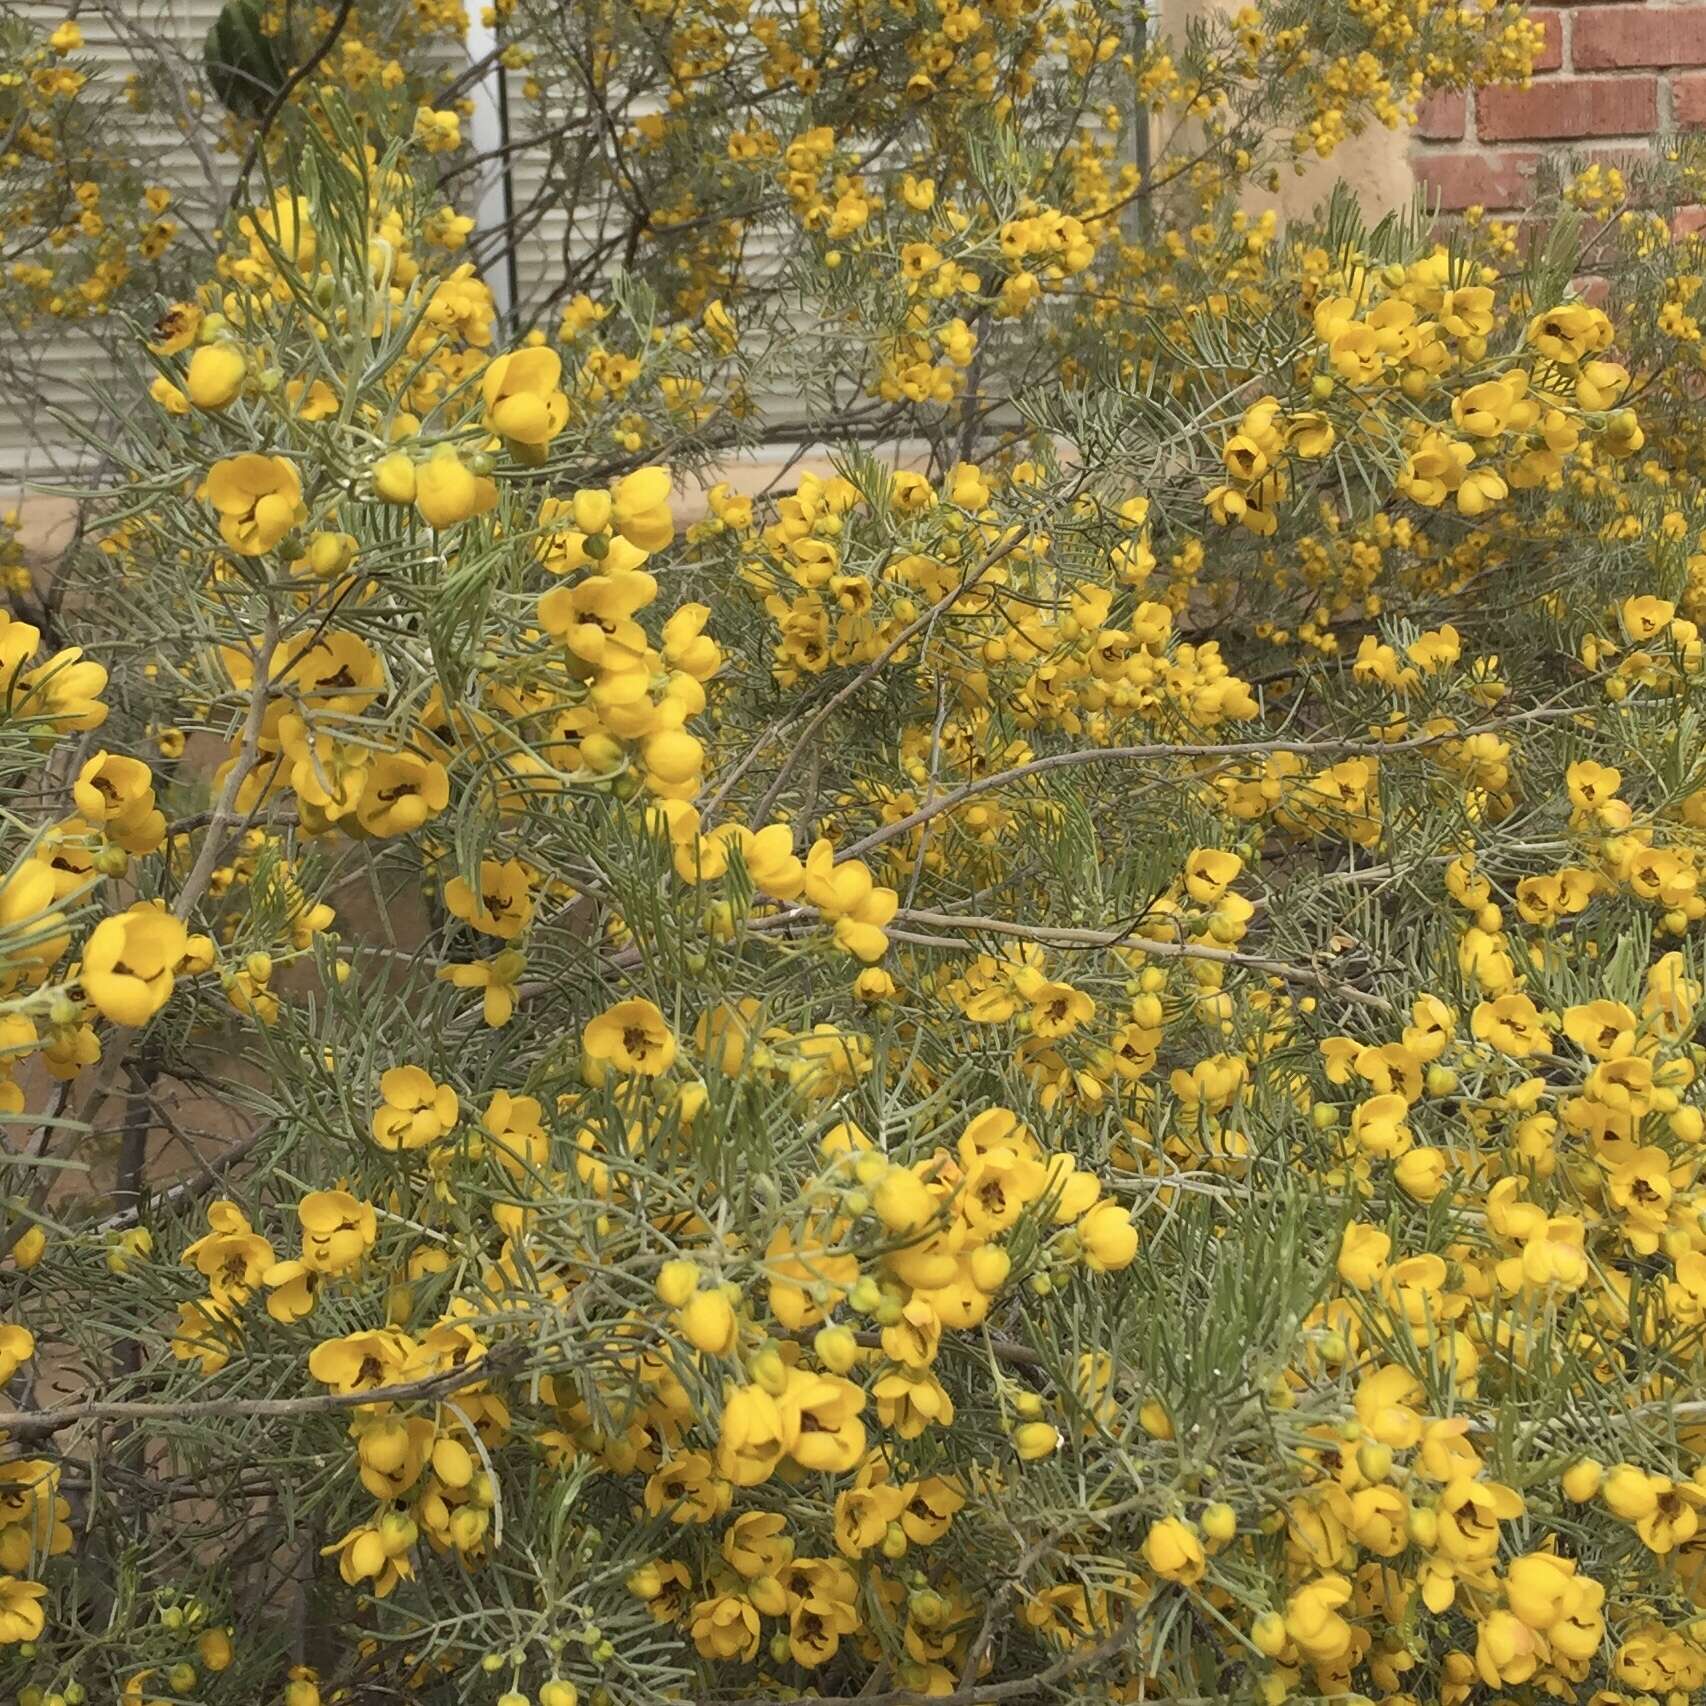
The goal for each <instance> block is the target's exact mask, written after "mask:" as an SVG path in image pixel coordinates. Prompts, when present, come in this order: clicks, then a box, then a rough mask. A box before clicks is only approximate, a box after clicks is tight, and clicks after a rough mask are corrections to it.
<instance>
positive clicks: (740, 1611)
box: [689, 1593, 759, 1659]
mask: <svg viewBox="0 0 1706 1706" xmlns="http://www.w3.org/2000/svg"><path fill="white" fill-rule="evenodd" d="M689 1627H690V1632H691V1634H692V1636H693V1645H694V1646H695V1647H696V1648H697V1649H698V1651H699V1654H700V1656H701V1657H702V1658H707V1659H750V1658H751V1657H752V1656H753V1655H754V1654H755V1653H756V1652H757V1651H758V1631H759V1624H758V1612H757V1609H756V1608H755V1607H754V1605H753V1603H752V1601H751V1600H750V1599H748V1598H747V1597H746V1596H745V1595H744V1594H738V1593H722V1594H718V1595H717V1596H716V1597H715V1598H714V1599H702V1600H700V1601H699V1603H698V1604H697V1605H695V1606H694V1607H693V1620H692V1623H691V1624H690V1626H689Z"/></svg>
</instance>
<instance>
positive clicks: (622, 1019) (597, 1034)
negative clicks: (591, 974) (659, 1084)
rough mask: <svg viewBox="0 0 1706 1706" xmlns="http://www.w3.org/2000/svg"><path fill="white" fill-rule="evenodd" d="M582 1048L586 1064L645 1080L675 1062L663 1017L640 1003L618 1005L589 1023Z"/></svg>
mask: <svg viewBox="0 0 1706 1706" xmlns="http://www.w3.org/2000/svg"><path fill="white" fill-rule="evenodd" d="M581 1046H582V1048H583V1049H584V1050H585V1051H586V1055H587V1058H588V1059H589V1060H595V1061H598V1062H600V1063H602V1064H604V1065H607V1066H610V1067H613V1068H614V1069H615V1070H616V1071H617V1072H621V1073H638V1074H640V1075H641V1076H642V1077H646V1078H655V1077H657V1076H658V1074H659V1073H662V1072H667V1071H668V1070H669V1068H670V1064H671V1062H673V1061H674V1059H675V1036H674V1033H673V1032H672V1031H671V1030H670V1028H669V1026H668V1025H667V1024H666V1023H665V1021H664V1016H663V1014H662V1013H661V1012H660V1011H659V1010H658V1008H657V1007H656V1005H655V1004H654V1003H652V1002H650V1001H645V1000H639V999H635V1000H631V1001H618V1002H617V1003H616V1005H615V1006H614V1007H607V1008H606V1009H605V1010H604V1011H603V1012H602V1013H600V1014H599V1015H598V1016H597V1017H596V1018H595V1019H592V1020H590V1021H589V1022H588V1024H587V1026H586V1029H585V1030H584V1031H583V1032H582V1033H581Z"/></svg>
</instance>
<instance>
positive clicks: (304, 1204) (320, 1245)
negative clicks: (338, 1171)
mask: <svg viewBox="0 0 1706 1706" xmlns="http://www.w3.org/2000/svg"><path fill="white" fill-rule="evenodd" d="M296 1218H297V1219H298V1220H299V1221H300V1222H301V1223H302V1259H303V1261H304V1262H306V1263H307V1265H308V1266H309V1267H310V1268H312V1269H313V1270H314V1271H315V1272H316V1273H320V1274H328V1275H336V1274H342V1273H347V1272H348V1271H349V1270H350V1269H351V1268H353V1267H354V1266H355V1265H356V1264H357V1263H358V1262H359V1261H360V1260H361V1258H362V1257H363V1256H364V1255H366V1254H367V1252H368V1251H369V1250H371V1249H372V1248H373V1241H374V1239H375V1237H376V1236H377V1234H378V1221H377V1218H376V1217H375V1214H374V1209H373V1204H372V1203H367V1202H362V1201H360V1200H359V1199H357V1198H356V1197H353V1196H351V1195H350V1193H349V1192H348V1191H310V1192H309V1193H308V1195H307V1196H305V1197H304V1198H303V1199H302V1201H301V1202H299V1203H298V1204H297V1205H296Z"/></svg>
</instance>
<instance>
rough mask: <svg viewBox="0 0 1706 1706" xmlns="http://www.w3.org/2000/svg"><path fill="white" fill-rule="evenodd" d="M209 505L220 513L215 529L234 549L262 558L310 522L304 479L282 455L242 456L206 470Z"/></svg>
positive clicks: (253, 454)
mask: <svg viewBox="0 0 1706 1706" xmlns="http://www.w3.org/2000/svg"><path fill="white" fill-rule="evenodd" d="M206 492H207V497H208V501H209V502H210V503H211V504H212V505H213V507H214V509H215V510H216V511H217V512H218V514H219V531H220V533H221V535H222V536H223V537H224V540H225V543H226V544H227V545H229V546H230V547H231V549H232V550H234V551H237V552H240V553H241V554H242V555H243V556H245V557H259V556H264V555H265V554H266V553H267V552H268V551H270V550H272V549H273V547H274V546H275V545H277V544H278V542H279V541H280V540H281V539H283V538H284V536H285V535H286V534H287V533H288V532H289V531H290V530H291V528H293V527H295V526H297V525H298V523H300V522H303V521H306V520H307V519H308V511H307V509H306V508H305V507H304V505H303V502H302V479H301V476H300V475H298V473H297V472H296V467H295V465H294V464H293V463H291V462H289V461H288V460H286V458H284V457H282V456H260V455H257V454H255V453H254V452H253V451H245V452H244V453H243V454H242V455H241V456H230V457H227V458H226V459H225V460H224V461H223V462H215V463H214V465H213V466H212V467H211V468H210V469H209V470H208V474H207V485H206Z"/></svg>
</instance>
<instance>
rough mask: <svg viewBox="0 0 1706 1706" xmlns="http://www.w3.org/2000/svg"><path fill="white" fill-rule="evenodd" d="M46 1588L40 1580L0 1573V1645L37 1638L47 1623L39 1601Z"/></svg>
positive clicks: (45, 1592)
mask: <svg viewBox="0 0 1706 1706" xmlns="http://www.w3.org/2000/svg"><path fill="white" fill-rule="evenodd" d="M46 1597H47V1589H46V1588H45V1587H44V1586H43V1585H42V1584H41V1583H40V1582H31V1581H23V1580H20V1579H19V1578H18V1577H16V1576H0V1647H10V1646H16V1645H17V1644H18V1643H19V1642H21V1641H34V1640H37V1639H39V1638H40V1636H41V1632H42V1630H43V1629H44V1628H45V1627H46V1626H47V1618H46V1615H45V1613H44V1612H43V1610H42V1604H41V1602H42V1601H43V1600H44V1599H45V1598H46Z"/></svg>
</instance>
